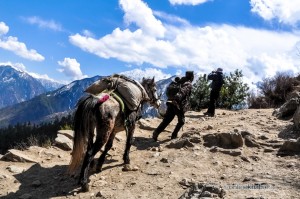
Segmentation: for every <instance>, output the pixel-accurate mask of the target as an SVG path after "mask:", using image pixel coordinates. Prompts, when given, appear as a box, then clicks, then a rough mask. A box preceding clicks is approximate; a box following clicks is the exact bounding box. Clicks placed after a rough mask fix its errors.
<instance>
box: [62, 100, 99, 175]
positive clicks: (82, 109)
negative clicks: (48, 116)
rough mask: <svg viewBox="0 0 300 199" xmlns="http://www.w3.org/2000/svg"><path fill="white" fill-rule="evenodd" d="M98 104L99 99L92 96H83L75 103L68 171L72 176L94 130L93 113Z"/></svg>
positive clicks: (94, 119)
mask: <svg viewBox="0 0 300 199" xmlns="http://www.w3.org/2000/svg"><path fill="white" fill-rule="evenodd" d="M98 104H99V98H97V97H95V96H94V95H87V96H83V97H82V98H80V99H79V101H78V103H77V108H76V111H75V114H74V138H73V151H72V154H71V155H72V157H71V162H70V164H69V168H68V171H69V173H71V174H73V173H74V172H75V171H76V169H77V168H78V167H79V165H80V164H81V161H82V159H83V157H84V155H85V150H86V145H87V142H88V140H89V139H92V137H93V135H94V128H95V124H96V123H95V122H96V118H95V112H96V110H97V107H98ZM90 136H92V137H90Z"/></svg>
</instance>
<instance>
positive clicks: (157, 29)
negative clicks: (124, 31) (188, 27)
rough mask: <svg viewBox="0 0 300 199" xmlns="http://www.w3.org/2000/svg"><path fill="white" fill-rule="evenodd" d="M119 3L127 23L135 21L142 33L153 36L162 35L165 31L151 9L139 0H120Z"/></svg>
mask: <svg viewBox="0 0 300 199" xmlns="http://www.w3.org/2000/svg"><path fill="white" fill-rule="evenodd" d="M120 5H121V7H122V9H123V10H124V12H125V16H124V19H125V21H126V22H127V23H129V24H130V23H135V24H136V25H137V26H138V27H140V28H141V30H142V31H143V34H146V35H151V36H153V37H163V36H164V33H165V31H166V29H165V27H164V26H163V25H162V23H161V21H159V20H158V19H156V18H155V17H154V16H153V12H152V10H151V9H150V8H149V7H148V5H147V4H146V3H144V2H143V1H141V0H120Z"/></svg>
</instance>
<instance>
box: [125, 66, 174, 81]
mask: <svg viewBox="0 0 300 199" xmlns="http://www.w3.org/2000/svg"><path fill="white" fill-rule="evenodd" d="M121 74H123V75H126V76H128V77H131V78H133V79H135V80H137V81H140V82H141V81H142V79H143V77H144V78H153V77H155V81H159V80H161V79H166V78H169V77H171V75H170V74H165V73H163V72H162V71H161V70H159V69H156V68H145V69H144V70H142V69H133V70H130V71H125V72H122V73H121Z"/></svg>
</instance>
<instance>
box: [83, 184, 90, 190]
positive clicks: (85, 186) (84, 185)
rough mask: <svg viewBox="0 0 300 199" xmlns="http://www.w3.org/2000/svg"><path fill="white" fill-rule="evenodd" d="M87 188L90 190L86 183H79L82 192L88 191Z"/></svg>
mask: <svg viewBox="0 0 300 199" xmlns="http://www.w3.org/2000/svg"><path fill="white" fill-rule="evenodd" d="M89 190H90V187H89V185H88V184H87V183H86V184H83V185H81V191H82V192H88V191H89Z"/></svg>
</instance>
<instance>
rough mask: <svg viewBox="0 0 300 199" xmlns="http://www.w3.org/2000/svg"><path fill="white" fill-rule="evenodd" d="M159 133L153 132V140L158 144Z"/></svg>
mask: <svg viewBox="0 0 300 199" xmlns="http://www.w3.org/2000/svg"><path fill="white" fill-rule="evenodd" d="M157 137H158V133H157V132H156V131H154V132H153V135H152V139H153V140H154V141H155V142H157Z"/></svg>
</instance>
